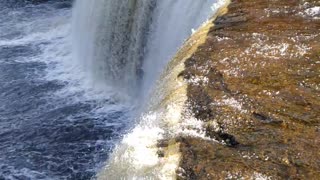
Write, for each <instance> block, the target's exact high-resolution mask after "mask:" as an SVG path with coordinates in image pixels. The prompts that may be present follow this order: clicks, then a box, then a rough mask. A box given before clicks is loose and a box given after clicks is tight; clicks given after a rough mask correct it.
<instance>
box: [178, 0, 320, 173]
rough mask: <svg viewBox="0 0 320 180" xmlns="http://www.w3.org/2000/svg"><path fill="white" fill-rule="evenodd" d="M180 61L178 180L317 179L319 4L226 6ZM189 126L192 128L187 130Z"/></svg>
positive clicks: (308, 0)
mask: <svg viewBox="0 0 320 180" xmlns="http://www.w3.org/2000/svg"><path fill="white" fill-rule="evenodd" d="M212 23H214V26H212V27H211V29H210V30H209V32H208V34H207V35H206V36H207V37H206V42H205V43H203V44H202V45H200V46H199V47H198V48H197V50H196V51H195V52H194V53H193V54H192V56H190V58H188V59H187V60H186V62H185V70H184V71H183V72H181V73H180V75H179V76H181V77H183V78H184V79H185V80H186V81H187V82H188V103H187V106H189V107H190V108H191V111H192V114H193V115H194V117H195V118H197V119H198V120H199V121H201V122H202V124H203V125H202V128H203V129H198V132H201V131H203V132H205V136H206V137H207V138H197V137H194V136H181V137H179V138H177V139H176V141H177V142H179V143H180V150H181V153H182V159H181V164H180V168H179V170H178V172H177V174H178V179H240V178H243V179H258V178H263V179H320V150H319V149H320V1H318V0H286V1H284V0H233V1H232V2H231V3H230V5H229V6H228V12H227V13H225V14H224V15H222V16H219V17H218V18H217V19H216V20H215V21H214V22H212ZM189 128H192V127H189Z"/></svg>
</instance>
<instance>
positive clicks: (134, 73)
mask: <svg viewBox="0 0 320 180" xmlns="http://www.w3.org/2000/svg"><path fill="white" fill-rule="evenodd" d="M155 2H156V1H155V0H121V1H115V0H94V1H88V0H78V1H76V8H75V10H74V13H73V17H74V21H73V43H74V44H75V45H74V46H73V47H74V49H73V52H74V59H76V60H77V61H79V62H80V63H81V64H82V66H83V68H84V70H85V71H86V72H87V74H88V76H89V78H90V79H92V80H93V81H94V83H106V84H108V85H111V86H114V87H117V88H118V89H119V90H123V89H127V88H130V91H127V92H132V88H133V89H135V88H136V87H137V86H138V84H139V81H140V80H141V78H142V75H143V70H142V62H143V60H142V59H143V57H144V53H145V44H146V38H147V34H148V30H149V26H150V25H149V24H150V22H151V20H152V11H153V9H154V6H155Z"/></svg>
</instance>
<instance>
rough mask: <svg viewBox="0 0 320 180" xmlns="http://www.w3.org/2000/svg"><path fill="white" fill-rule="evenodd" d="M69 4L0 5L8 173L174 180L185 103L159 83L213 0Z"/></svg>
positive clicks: (3, 170) (14, 0)
mask: <svg viewBox="0 0 320 180" xmlns="http://www.w3.org/2000/svg"><path fill="white" fill-rule="evenodd" d="M71 2H72V0H45V1H34V0H23V1H22V0H2V1H0V12H1V14H5V16H0V84H1V86H0V179H5V180H7V179H8V180H11V179H12V180H15V179H75V180H78V179H90V178H92V177H93V176H95V175H96V174H99V175H98V178H101V179H108V180H109V179H135V178H136V179H137V178H138V179H146V178H149V179H170V178H173V176H174V169H175V168H176V167H177V163H178V160H179V158H178V157H176V156H175V155H174V153H172V154H173V156H170V158H166V159H159V158H158V155H157V151H158V148H157V146H156V144H157V141H158V140H160V139H163V138H165V137H166V136H168V135H170V134H174V132H175V131H176V130H177V129H178V128H179V126H175V124H176V122H177V121H178V120H179V119H180V116H181V111H182V107H181V106H182V104H183V103H184V101H183V98H182V100H181V99H179V98H178V99H179V100H178V101H177V102H176V103H172V104H168V103H169V102H166V103H159V102H161V100H162V98H163V97H164V96H165V94H166V93H167V88H173V87H175V85H179V84H175V82H171V84H170V83H169V84H170V85H169V86H167V85H168V83H167V84H163V85H162V86H159V85H157V86H155V84H156V83H155V82H156V80H157V79H158V78H159V75H160V73H161V72H162V71H163V69H164V67H165V66H166V64H167V63H168V62H169V60H170V59H171V57H172V56H173V55H174V54H175V52H176V51H177V49H178V48H179V46H181V45H182V43H183V41H184V40H185V39H186V38H188V36H189V35H190V34H191V32H192V28H197V27H198V26H199V25H201V23H202V22H204V21H205V20H206V19H207V18H208V17H209V16H210V15H211V14H213V12H212V10H211V8H212V4H213V3H214V2H215V0H75V4H74V5H75V7H73V8H71V6H72V3H71ZM179 68H183V64H182V65H181V66H179ZM179 68H178V69H177V70H171V69H170V70H168V71H167V72H166V73H164V74H165V76H164V77H165V78H164V79H162V80H161V81H160V84H161V82H166V81H168V79H169V80H170V78H167V77H166V75H167V74H170V75H169V76H170V77H176V73H178V72H180V70H181V69H179ZM183 91H184V89H181V91H180V90H179V91H175V92H176V94H178V95H180V94H181V95H183V94H185V92H183ZM150 92H152V93H154V92H156V95H153V96H150ZM124 96H125V98H123V97H124ZM126 96H128V97H130V98H126ZM170 101H171V99H170ZM172 102H173V101H172ZM145 104H148V105H145ZM137 109H138V110H139V111H138V110H137ZM140 109H142V110H141V111H142V112H144V113H141V111H140ZM133 116H134V117H133ZM132 119H136V121H133V120H132ZM168 123H169V124H170V123H171V124H172V125H173V126H169V124H168ZM175 128H176V129H175ZM128 129H132V130H131V131H130V133H128V134H127V135H125V136H124V137H123V140H122V141H121V142H118V141H119V139H120V138H121V137H122V136H123V135H124V134H125V133H126V132H128ZM116 143H118V145H117V147H116V148H114V147H115V145H116ZM112 149H114V150H113V153H111V151H112ZM173 149H174V148H173ZM107 159H109V160H108V161H107V163H106V160H107ZM103 165H106V168H105V169H103V170H101V171H99V169H100V168H101V167H102V166H103ZM98 171H99V172H100V173H98Z"/></svg>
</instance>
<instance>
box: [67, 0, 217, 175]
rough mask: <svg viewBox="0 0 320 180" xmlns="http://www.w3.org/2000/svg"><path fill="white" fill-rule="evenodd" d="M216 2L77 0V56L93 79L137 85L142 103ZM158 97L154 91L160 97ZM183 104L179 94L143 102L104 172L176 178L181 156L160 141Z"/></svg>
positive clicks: (129, 88)
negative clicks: (166, 154)
mask: <svg viewBox="0 0 320 180" xmlns="http://www.w3.org/2000/svg"><path fill="white" fill-rule="evenodd" d="M215 2H216V0H161V1H155V0H123V1H114V0H94V1H89V0H77V1H76V6H75V10H74V13H73V16H74V17H73V20H74V24H73V28H74V29H73V34H74V36H73V42H74V44H75V46H74V59H75V60H76V61H78V62H79V63H80V64H82V68H83V69H84V70H85V71H86V72H87V77H86V78H88V79H90V80H91V81H92V85H96V84H99V85H101V84H106V85H107V86H109V87H110V86H112V87H113V88H115V89H117V90H119V91H121V92H126V93H128V94H131V93H132V92H134V91H136V90H138V91H140V93H141V94H142V96H139V98H140V99H138V100H140V102H142V103H141V104H144V103H143V102H144V99H147V97H148V94H150V91H152V89H156V88H157V87H153V86H154V84H155V82H156V80H157V79H158V78H159V75H160V73H161V72H162V71H163V69H164V67H165V66H166V64H167V63H168V61H169V60H170V59H171V58H172V56H173V55H174V54H175V53H176V52H177V50H178V48H179V47H180V46H181V45H182V43H183V42H184V40H185V39H186V38H188V37H189V36H190V35H191V33H192V30H193V29H197V27H199V26H200V25H201V23H203V22H205V21H206V20H207V19H208V18H209V17H210V16H211V15H212V14H213V13H214V11H215V10H216V8H217V7H216V6H214V3H215ZM221 2H222V1H221ZM221 2H220V4H219V5H222V4H221ZM182 68H183V65H181V67H179V68H178V69H179V70H182ZM142 76H143V77H142ZM169 79H170V78H169ZM163 81H164V80H163ZM158 91H159V90H158ZM160 93H161V92H160ZM181 93H185V92H181ZM133 94H136V93H133ZM131 95H132V94H131ZM159 98H160V97H159ZM159 98H158V99H157V97H153V99H156V101H157V102H158V101H161V99H159ZM150 104H152V103H150ZM156 104H157V103H156ZM182 105H183V101H180V100H179V102H177V103H176V104H175V103H173V104H171V105H166V106H163V107H160V108H158V109H154V108H155V107H144V108H143V109H145V112H146V113H143V114H142V115H140V116H138V117H137V119H138V122H137V125H136V126H135V128H134V129H133V130H132V131H131V133H129V134H128V135H126V136H125V137H124V139H123V140H122V142H121V143H120V144H119V145H118V146H117V148H116V149H115V150H114V153H113V155H112V157H111V158H110V160H109V161H108V163H107V166H106V168H105V169H104V170H103V171H102V172H101V175H100V178H101V179H173V178H174V173H175V169H176V168H177V163H178V160H179V158H178V157H175V156H174V157H172V158H168V159H166V160H164V159H161V158H159V157H158V154H157V151H158V148H157V141H158V140H161V139H163V138H165V136H166V134H167V133H168V131H169V129H168V128H167V127H166V126H167V123H168V122H169V123H170V122H173V123H175V122H177V121H179V119H180V117H181V113H182V111H183V110H182ZM146 109H154V110H153V111H149V112H147V111H146ZM177 128H179V127H177ZM170 131H172V129H171V130H170ZM173 131H174V130H173ZM177 131H179V130H178V129H177ZM163 161H168V162H163ZM169 161H170V162H169Z"/></svg>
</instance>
